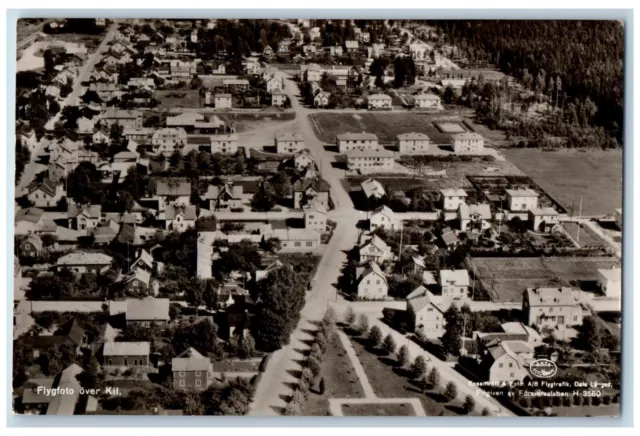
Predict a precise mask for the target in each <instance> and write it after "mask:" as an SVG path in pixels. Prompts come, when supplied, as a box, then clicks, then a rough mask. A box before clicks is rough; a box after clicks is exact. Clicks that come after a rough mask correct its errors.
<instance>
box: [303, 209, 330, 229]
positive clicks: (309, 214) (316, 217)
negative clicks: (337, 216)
mask: <svg viewBox="0 0 640 436" xmlns="http://www.w3.org/2000/svg"><path fill="white" fill-rule="evenodd" d="M302 210H303V212H304V228H305V229H312V230H315V231H317V232H320V233H324V232H326V231H327V209H326V208H325V207H324V206H322V205H321V204H306V205H304V206H303V207H302Z"/></svg>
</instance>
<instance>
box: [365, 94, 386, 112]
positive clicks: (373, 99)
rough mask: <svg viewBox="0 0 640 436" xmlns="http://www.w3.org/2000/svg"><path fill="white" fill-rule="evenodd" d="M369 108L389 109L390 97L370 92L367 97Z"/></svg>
mask: <svg viewBox="0 0 640 436" xmlns="http://www.w3.org/2000/svg"><path fill="white" fill-rule="evenodd" d="M367 107H368V108H369V109H391V97H390V96H388V95H386V94H371V95H370V96H368V97H367Z"/></svg>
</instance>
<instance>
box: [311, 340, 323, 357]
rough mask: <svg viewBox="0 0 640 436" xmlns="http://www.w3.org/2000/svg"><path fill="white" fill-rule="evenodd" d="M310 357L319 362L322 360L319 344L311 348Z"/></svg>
mask: <svg viewBox="0 0 640 436" xmlns="http://www.w3.org/2000/svg"><path fill="white" fill-rule="evenodd" d="M309 356H310V357H314V358H316V359H318V360H322V348H320V345H318V344H317V343H315V344H313V345H312V346H311V351H310V352H309Z"/></svg>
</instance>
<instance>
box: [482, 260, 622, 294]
mask: <svg viewBox="0 0 640 436" xmlns="http://www.w3.org/2000/svg"><path fill="white" fill-rule="evenodd" d="M473 262H474V263H475V265H476V274H477V275H478V276H479V278H480V281H481V282H482V283H483V286H484V287H485V288H486V289H488V290H489V293H490V295H491V299H492V300H493V301H517V302H520V301H522V293H523V292H524V291H525V290H526V289H527V288H536V287H558V286H571V281H575V280H578V281H580V280H582V281H592V280H595V279H596V270H597V269H599V268H610V267H611V265H615V264H617V261H616V259H615V258H605V257H583V258H572V257H545V258H520V259H519V258H507V257H493V258H474V259H473Z"/></svg>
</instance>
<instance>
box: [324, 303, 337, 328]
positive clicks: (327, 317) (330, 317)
mask: <svg viewBox="0 0 640 436" xmlns="http://www.w3.org/2000/svg"><path fill="white" fill-rule="evenodd" d="M335 323H336V312H335V310H333V307H330V308H328V309H327V311H326V312H325V314H324V316H323V317H322V324H323V325H334V324H335Z"/></svg>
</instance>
